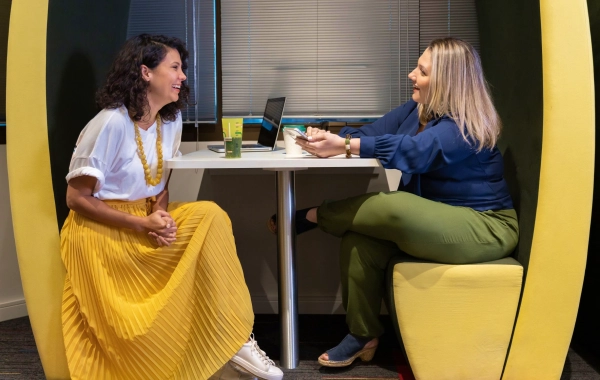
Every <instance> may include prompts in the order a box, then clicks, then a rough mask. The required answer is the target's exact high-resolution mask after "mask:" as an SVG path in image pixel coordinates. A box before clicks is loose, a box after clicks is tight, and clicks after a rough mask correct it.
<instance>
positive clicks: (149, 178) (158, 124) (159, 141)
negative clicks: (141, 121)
mask: <svg viewBox="0 0 600 380" xmlns="http://www.w3.org/2000/svg"><path fill="white" fill-rule="evenodd" d="M160 127H161V120H160V115H156V153H157V155H158V166H157V169H156V178H152V175H151V171H150V166H149V165H148V162H147V161H146V154H144V145H143V144H142V136H141V135H140V127H139V126H138V124H137V123H136V122H135V121H134V122H133V128H134V129H135V141H136V144H137V152H138V156H139V157H140V161H142V167H143V168H144V177H145V178H146V184H147V185H148V186H156V185H158V184H159V183H160V180H161V179H162V174H163V170H162V167H163V152H162V135H161V131H160Z"/></svg>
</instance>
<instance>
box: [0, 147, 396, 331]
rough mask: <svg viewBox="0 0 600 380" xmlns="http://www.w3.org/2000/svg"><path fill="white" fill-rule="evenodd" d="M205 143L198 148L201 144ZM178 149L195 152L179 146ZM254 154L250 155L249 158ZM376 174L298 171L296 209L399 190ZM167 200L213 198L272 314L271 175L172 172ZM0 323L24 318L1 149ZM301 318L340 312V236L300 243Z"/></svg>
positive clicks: (256, 298)
mask: <svg viewBox="0 0 600 380" xmlns="http://www.w3.org/2000/svg"><path fill="white" fill-rule="evenodd" d="M206 145H207V144H206V143H200V147H205V146H206ZM181 150H182V152H183V153H184V154H185V153H188V152H192V151H194V150H196V143H193V142H189V143H183V144H182V148H181ZM247 154H251V153H247ZM387 172H388V173H387V177H386V171H385V170H384V169H382V168H377V169H367V168H359V169H335V170H332V169H318V170H317V169H315V170H310V171H308V170H306V171H298V172H297V173H296V201H297V204H296V205H297V208H304V207H308V206H313V205H318V204H320V203H321V201H322V200H323V199H341V198H344V197H349V196H352V195H358V194H363V193H365V192H368V191H387V190H388V189H396V188H397V186H398V181H399V180H400V177H399V172H397V171H387ZM169 189H170V197H171V200H173V201H174V200H181V201H193V200H197V199H201V200H213V201H215V202H216V203H217V204H219V205H220V206H221V207H222V208H223V209H224V210H225V211H227V213H228V214H229V217H230V218H231V220H232V223H233V231H234V235H235V239H236V244H237V249H238V255H239V257H240V261H241V263H242V267H243V268H244V274H245V277H246V282H247V284H248V288H249V289H250V294H251V296H252V303H253V305H254V311H255V313H257V314H258V313H260V314H262V313H276V312H277V239H276V237H275V236H274V235H271V234H270V233H269V232H268V230H267V228H266V223H267V219H268V218H269V217H270V216H271V215H272V214H274V213H275V210H276V194H275V173H274V172H270V171H264V170H258V169H257V170H237V171H236V170H210V171H209V170H207V171H203V170H176V171H174V172H173V175H172V178H171V182H170V185H169ZM0 210H2V213H1V215H0V321H2V320H7V319H12V318H17V317H21V316H24V315H27V310H26V308H25V302H24V299H23V290H22V288H21V279H20V276H19V270H18V263H17V257H16V251H15V244H14V238H13V231H12V221H11V216H10V203H9V197H8V180H7V173H6V145H0ZM296 245H297V259H296V265H297V269H298V308H299V311H300V313H319V314H330V313H342V312H343V310H342V308H341V305H340V303H341V295H340V289H339V270H338V245H339V239H338V238H335V237H333V236H330V235H327V234H325V233H323V232H321V231H318V230H314V231H310V232H307V233H306V234H303V235H300V236H299V237H298V238H297V244H296Z"/></svg>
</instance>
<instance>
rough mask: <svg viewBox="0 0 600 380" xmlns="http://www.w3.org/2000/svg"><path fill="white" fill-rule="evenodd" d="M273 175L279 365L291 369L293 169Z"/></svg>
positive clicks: (294, 341) (294, 346)
mask: <svg viewBox="0 0 600 380" xmlns="http://www.w3.org/2000/svg"><path fill="white" fill-rule="evenodd" d="M276 178H277V258H278V275H279V317H280V324H281V357H280V364H281V367H283V368H285V369H293V368H296V367H297V366H298V364H299V362H300V358H299V349H298V285H297V279H296V221H295V218H294V215H295V214H296V199H295V196H294V171H293V170H283V171H277V172H276Z"/></svg>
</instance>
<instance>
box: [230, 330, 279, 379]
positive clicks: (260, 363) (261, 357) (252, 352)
mask: <svg viewBox="0 0 600 380" xmlns="http://www.w3.org/2000/svg"><path fill="white" fill-rule="evenodd" d="M231 361H232V362H234V363H235V364H237V365H239V366H240V367H242V368H243V369H245V370H246V371H248V372H250V373H251V374H253V375H254V376H256V377H260V378H261V379H265V380H281V378H282V377H283V372H282V371H281V370H280V369H279V368H277V366H276V365H275V362H273V360H271V359H269V357H268V356H267V354H266V353H265V352H264V351H263V350H261V349H260V348H259V347H258V343H256V341H255V340H254V334H252V335H250V341H248V342H246V343H244V345H243V346H242V348H240V350H239V351H238V353H237V354H235V355H234V356H233V358H231Z"/></svg>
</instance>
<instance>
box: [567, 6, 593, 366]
mask: <svg viewBox="0 0 600 380" xmlns="http://www.w3.org/2000/svg"><path fill="white" fill-rule="evenodd" d="M587 3H588V13H589V16H590V31H591V34H592V49H593V54H594V83H595V88H596V89H598V88H599V87H600V0H588V1H587ZM598 110H600V94H598V93H597V92H596V164H595V168H596V169H595V173H594V206H593V208H592V224H591V229H590V242H589V246H588V259H587V264H586V269H585V279H584V282H583V292H582V293H581V303H580V304H579V313H578V314H577V323H576V324H575V332H574V333H573V341H572V346H573V348H574V349H575V350H576V351H577V353H579V354H580V355H581V356H582V357H583V358H584V359H586V360H587V361H588V362H589V363H590V364H592V365H593V366H595V367H596V369H597V370H598V371H600V129H599V128H598V119H599V118H600V115H599V114H598Z"/></svg>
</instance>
